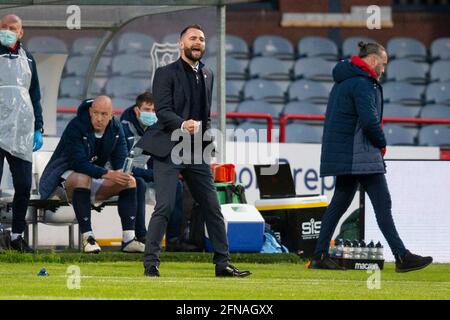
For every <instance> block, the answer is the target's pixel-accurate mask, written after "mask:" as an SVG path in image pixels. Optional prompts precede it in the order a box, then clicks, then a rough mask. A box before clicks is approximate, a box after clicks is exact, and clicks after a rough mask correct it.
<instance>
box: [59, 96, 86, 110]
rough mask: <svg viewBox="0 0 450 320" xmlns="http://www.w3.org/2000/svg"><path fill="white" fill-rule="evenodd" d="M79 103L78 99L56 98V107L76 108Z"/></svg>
mask: <svg viewBox="0 0 450 320" xmlns="http://www.w3.org/2000/svg"><path fill="white" fill-rule="evenodd" d="M80 103H81V100H80V99H74V98H61V99H58V105H57V108H78V106H79V105H80Z"/></svg>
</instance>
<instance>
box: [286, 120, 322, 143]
mask: <svg viewBox="0 0 450 320" xmlns="http://www.w3.org/2000/svg"><path fill="white" fill-rule="evenodd" d="M322 134H323V126H311V125H307V124H301V123H290V124H288V125H286V142H287V143H322Z"/></svg>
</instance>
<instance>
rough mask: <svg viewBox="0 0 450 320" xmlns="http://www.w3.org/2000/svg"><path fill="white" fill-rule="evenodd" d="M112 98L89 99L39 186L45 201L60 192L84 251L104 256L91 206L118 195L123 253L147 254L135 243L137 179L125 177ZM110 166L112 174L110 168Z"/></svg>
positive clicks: (123, 153)
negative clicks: (73, 217)
mask: <svg viewBox="0 0 450 320" xmlns="http://www.w3.org/2000/svg"><path fill="white" fill-rule="evenodd" d="M112 109H113V106H112V102H111V99H110V98H109V97H107V96H99V97H97V98H96V99H95V100H85V101H83V102H82V104H81V105H80V107H79V108H78V111H77V116H76V117H75V118H74V119H72V120H71V121H70V122H69V124H68V125H67V127H66V129H65V130H64V132H63V134H62V137H61V140H60V141H59V143H58V146H57V147H56V150H55V152H54V153H53V156H52V157H51V159H50V161H49V163H48V164H47V166H46V167H45V169H44V172H43V174H42V177H41V179H40V182H39V191H40V194H41V197H42V198H43V199H47V198H49V197H50V196H52V195H54V194H55V192H56V193H57V192H58V190H61V189H60V188H61V187H62V188H63V189H64V191H65V194H66V196H67V200H68V201H69V202H71V203H72V205H73V208H74V211H75V215H76V217H77V220H78V224H79V228H80V232H81V233H82V237H83V251H84V252H88V253H98V252H100V250H101V249H100V246H99V245H98V244H97V242H96V240H95V237H94V233H93V232H92V227H91V203H95V202H101V201H104V200H106V199H108V198H110V197H112V196H115V195H119V201H118V202H119V203H118V211H119V215H120V219H121V222H122V229H123V238H122V251H124V252H144V249H145V245H144V244H143V243H141V242H139V241H137V240H136V238H135V231H134V230H135V218H136V180H135V179H134V178H133V176H131V175H130V174H127V173H124V172H123V171H122V167H123V164H124V161H125V158H126V156H127V146H126V140H125V135H124V132H123V128H122V126H121V124H120V122H119V121H118V120H117V119H115V118H114V117H113V112H112ZM107 163H109V164H110V166H111V167H112V169H107V168H106V167H105V166H106V165H107Z"/></svg>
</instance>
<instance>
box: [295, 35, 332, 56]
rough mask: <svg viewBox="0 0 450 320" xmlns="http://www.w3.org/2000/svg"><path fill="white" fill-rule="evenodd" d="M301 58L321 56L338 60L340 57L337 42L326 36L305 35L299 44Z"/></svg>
mask: <svg viewBox="0 0 450 320" xmlns="http://www.w3.org/2000/svg"><path fill="white" fill-rule="evenodd" d="M297 49H298V53H299V55H300V58H302V57H308V58H309V57H320V58H324V59H327V60H333V61H336V60H337V59H338V57H339V53H338V47H337V45H336V43H334V42H333V41H331V40H330V39H328V38H324V37H304V38H301V39H300V41H299V42H298V45H297Z"/></svg>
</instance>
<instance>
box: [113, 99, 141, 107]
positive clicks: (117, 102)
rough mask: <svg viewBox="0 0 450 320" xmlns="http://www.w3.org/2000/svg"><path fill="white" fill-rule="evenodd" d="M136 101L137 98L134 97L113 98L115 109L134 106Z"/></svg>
mask: <svg viewBox="0 0 450 320" xmlns="http://www.w3.org/2000/svg"><path fill="white" fill-rule="evenodd" d="M135 101H136V100H133V99H122V98H112V103H113V107H114V109H126V108H128V107H131V106H134V104H135Z"/></svg>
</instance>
